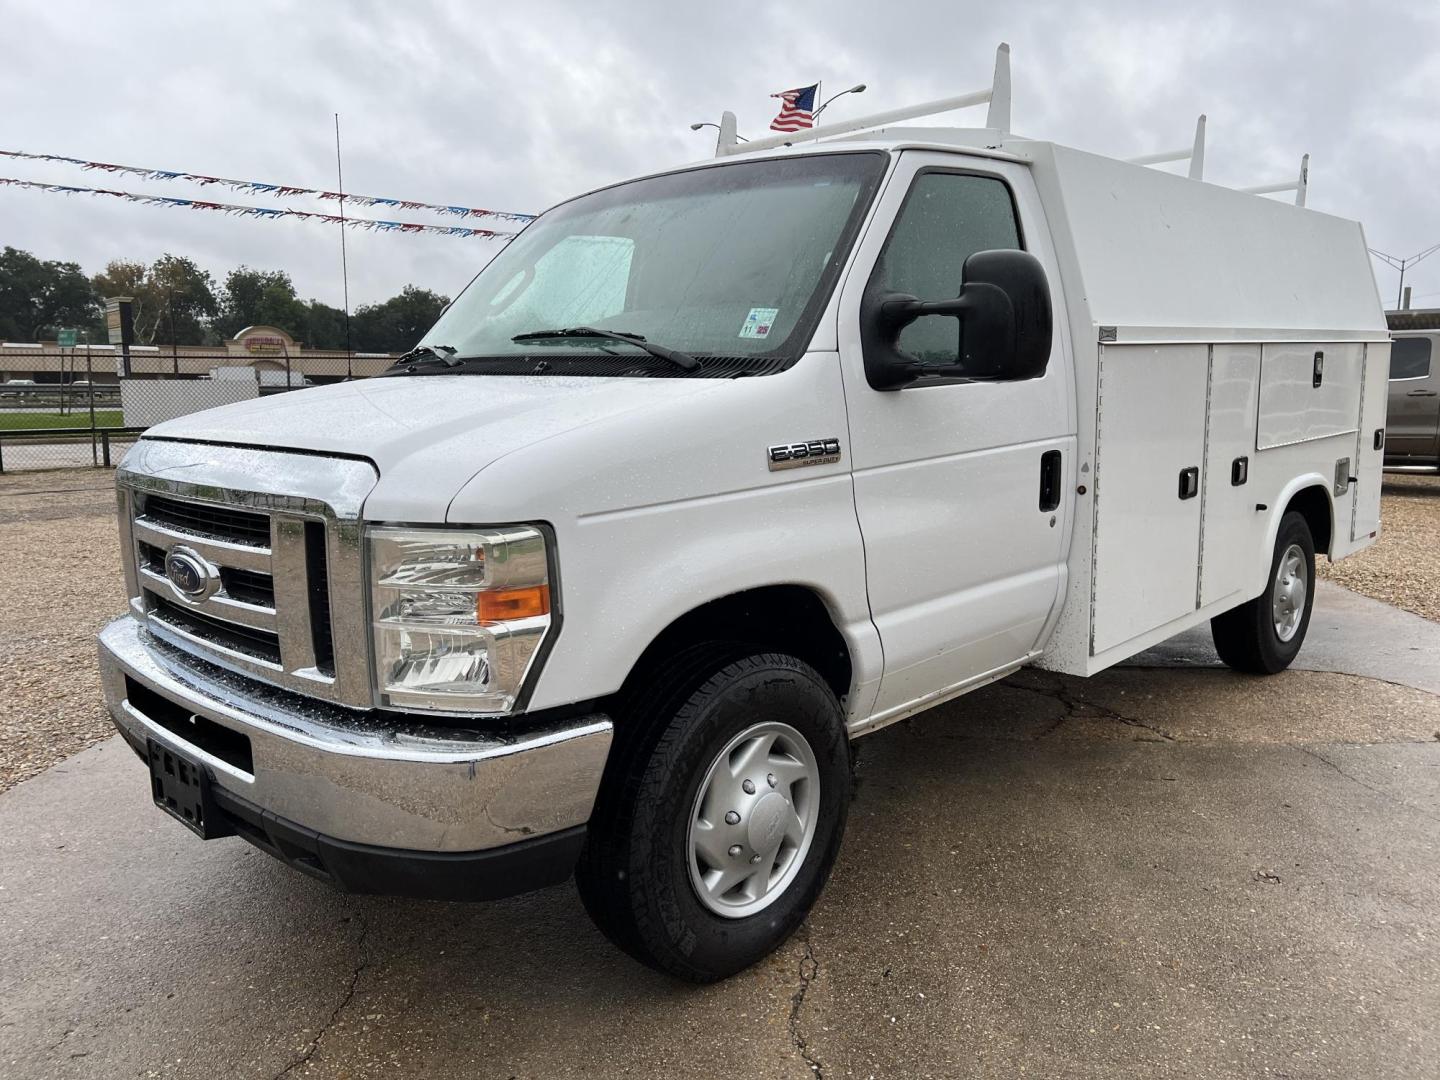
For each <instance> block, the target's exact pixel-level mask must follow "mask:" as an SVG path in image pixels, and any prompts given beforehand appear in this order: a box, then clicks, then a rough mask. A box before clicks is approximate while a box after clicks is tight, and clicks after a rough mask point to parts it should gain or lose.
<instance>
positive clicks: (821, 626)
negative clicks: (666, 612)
mask: <svg viewBox="0 0 1440 1080" xmlns="http://www.w3.org/2000/svg"><path fill="white" fill-rule="evenodd" d="M705 642H734V643H742V644H745V645H747V646H749V645H753V646H755V647H756V648H758V649H760V650H762V651H768V652H782V653H788V654H789V655H791V656H793V657H795V658H796V659H799V660H803V661H804V662H805V663H807V664H809V665H810V666H811V667H813V668H814V669H815V670H816V671H817V672H819V673H820V676H821V677H822V678H823V679H824V680H825V681H826V682H827V683H829V685H830V688H831V689H832V690H834V691H835V696H836V697H837V698H839V699H840V700H841V701H844V699H845V697H846V695H847V694H849V693H850V674H851V663H850V649H849V647H848V646H847V645H846V644H845V638H844V637H843V636H842V635H841V633H840V631H839V630H838V629H836V627H835V622H834V620H833V619H832V618H831V617H830V611H829V609H828V608H827V607H826V606H825V602H824V601H823V600H821V599H820V597H819V596H818V595H817V594H816V593H815V592H814V591H813V590H811V589H808V588H806V587H805V586H803V585H769V586H765V587H764V588H759V589H750V590H747V591H746V592H739V593H732V594H731V595H729V596H723V597H721V598H720V599H718V600H712V601H710V602H709V603H707V604H702V605H701V606H700V607H698V608H695V609H694V610H693V611H689V612H686V613H685V614H684V615H682V616H680V618H678V619H676V620H675V621H674V622H672V623H671V624H670V625H669V626H667V627H666V628H665V629H664V630H663V631H661V632H660V635H659V636H658V637H657V638H656V639H655V640H654V641H652V642H651V643H650V645H649V647H648V648H646V650H645V652H644V653H642V654H641V656H640V659H639V660H637V661H636V662H635V666H634V668H632V669H631V671H630V675H629V676H628V677H627V678H626V680H625V687H626V688H627V689H630V688H633V687H634V686H635V684H636V683H637V682H638V681H640V680H644V679H646V678H647V677H648V673H649V672H650V671H651V670H653V668H654V667H656V666H657V665H661V664H664V663H665V662H666V661H668V660H669V659H670V658H671V657H673V656H675V654H676V653H678V652H680V651H681V650H683V649H686V648H689V647H690V646H693V645H699V644H702V643H705ZM623 693H624V691H623V690H622V694H623Z"/></svg>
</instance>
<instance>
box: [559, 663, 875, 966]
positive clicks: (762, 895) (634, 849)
mask: <svg viewBox="0 0 1440 1080" xmlns="http://www.w3.org/2000/svg"><path fill="white" fill-rule="evenodd" d="M617 721H618V723H617V726H620V727H622V728H624V729H625V736H624V737H623V738H621V739H620V740H619V741H618V742H617V745H616V748H615V750H614V751H612V753H613V754H615V755H618V756H617V757H616V759H615V760H614V761H612V762H611V764H610V766H609V767H608V768H607V776H606V782H605V785H604V787H603V788H602V791H601V794H600V798H599V800H598V801H597V804H596V808H595V813H594V815H593V816H592V818H591V822H590V829H589V838H588V840H587V842H586V848H585V852H584V854H583V855H582V856H581V860H580V865H579V866H578V867H577V869H576V882H577V884H578V885H579V888H580V895H581V898H582V899H583V900H584V902H585V907H586V910H588V911H589V913H590V916H591V918H593V919H594V920H595V923H596V925H598V926H599V927H600V929H601V930H602V931H603V932H604V933H605V935H606V936H607V937H609V938H610V940H611V941H613V942H614V943H615V944H616V945H618V946H619V947H620V948H622V949H624V950H625V951H626V952H628V953H629V954H630V955H631V956H633V957H635V958H636V959H637V960H640V961H641V962H642V963H645V964H648V965H650V966H651V967H654V968H657V969H659V970H661V971H665V972H668V973H669V974H671V975H676V976H679V977H680V978H684V979H689V980H693V981H696V982H709V981H712V980H715V979H720V978H724V977H725V976H727V975H731V974H734V973H735V972H737V971H740V970H742V969H743V968H746V967H749V966H750V965H751V964H753V963H755V962H756V961H757V960H759V959H761V958H762V957H764V956H766V955H767V954H769V953H770V952H771V951H773V950H774V949H775V948H777V947H778V946H779V945H780V944H782V943H783V942H784V941H785V939H786V938H787V937H789V935H790V934H791V932H792V931H794V930H795V928H796V927H797V926H799V924H800V922H801V920H803V919H804V917H805V914H806V913H807V912H808V911H809V909H810V906H811V904H813V903H814V901H815V898H816V897H817V896H818V895H819V893H820V890H821V888H822V887H823V886H824V884H825V880H826V878H827V877H828V876H829V873H830V868H831V866H832V865H833V864H834V861H835V856H836V854H837V852H838V851H839V847H840V840H841V837H842V835H843V834H844V830H845V816H846V811H847V809H848V805H849V798H850V752H849V744H848V741H847V738H846V733H845V726H844V720H843V716H842V714H841V710H840V705H839V702H838V701H837V700H836V698H835V695H834V693H833V692H832V691H831V689H830V687H829V686H828V685H827V684H826V683H825V681H824V679H822V678H821V677H820V675H819V674H818V673H816V672H815V671H814V670H813V669H812V668H810V667H809V666H808V665H806V664H804V663H802V662H801V661H799V660H797V659H795V658H794V657H792V656H786V655H783V654H778V653H763V654H751V655H742V656H739V657H734V656H731V657H729V658H727V659H722V660H720V661H718V662H717V663H716V664H714V665H713V666H711V667H709V668H708V669H702V670H701V671H699V672H698V673H695V674H694V676H693V677H692V678H691V679H690V680H688V685H681V686H678V687H675V688H674V689H673V692H671V693H669V694H661V695H652V696H651V698H650V707H649V714H648V715H646V714H645V712H644V710H643V708H642V710H641V711H640V713H639V714H638V715H637V714H633V713H632V714H631V715H624V716H620V717H617Z"/></svg>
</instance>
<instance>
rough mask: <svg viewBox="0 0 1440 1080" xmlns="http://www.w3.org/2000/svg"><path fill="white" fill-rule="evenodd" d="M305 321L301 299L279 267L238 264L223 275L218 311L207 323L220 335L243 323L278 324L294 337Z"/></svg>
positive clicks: (242, 326) (235, 331) (227, 334)
mask: <svg viewBox="0 0 1440 1080" xmlns="http://www.w3.org/2000/svg"><path fill="white" fill-rule="evenodd" d="M304 323H305V302H304V301H303V300H301V299H300V298H299V297H297V296H296V295H295V285H294V283H293V282H291V280H290V275H289V274H287V273H285V271H283V270H252V269H251V268H250V267H248V266H241V267H238V268H237V269H234V270H231V271H230V273H228V274H226V275H225V287H224V289H223V290H222V291H221V293H220V298H219V311H218V313H217V315H216V316H215V318H214V320H213V321H212V322H211V326H212V327H213V329H214V330H215V332H216V333H217V334H219V335H220V337H222V338H228V337H234V336H235V335H236V334H238V333H239V332H240V331H241V330H244V329H245V328H246V327H247V326H255V325H259V324H263V325H266V326H278V327H279V328H280V329H282V330H285V331H287V332H289V333H291V334H294V335H295V336H297V337H300V336H301V328H302V327H303V326H304Z"/></svg>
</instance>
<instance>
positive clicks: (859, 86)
mask: <svg viewBox="0 0 1440 1080" xmlns="http://www.w3.org/2000/svg"><path fill="white" fill-rule="evenodd" d="M864 92H865V84H864V83H863V82H862V83H856V84H855V85H854V86H852V87H850V89H849V90H841V91H840V93H838V94H834V95H832V96H830V97H828V98H826V99H825V101H824V102H823V103H822V104H821V106H820V107H819V108H818V109H816V110H815V111H814V112H813V113H811V114H810V116H811V118H812V119H814V118H816V117H818V116H819V115H820V114H821V113H822V112H824V111H825V110H826V109H828V108H829V107H830V102H832V101H834V100H835V99H836V98H842V97H844V96H845V95H846V94H863V93H864Z"/></svg>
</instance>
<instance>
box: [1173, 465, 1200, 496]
mask: <svg viewBox="0 0 1440 1080" xmlns="http://www.w3.org/2000/svg"><path fill="white" fill-rule="evenodd" d="M1178 494H1179V495H1180V498H1182V499H1193V498H1195V496H1196V495H1199V494H1200V466H1198V465H1191V466H1190V467H1189V468H1186V469H1181V470H1180V490H1179V492H1178Z"/></svg>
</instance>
